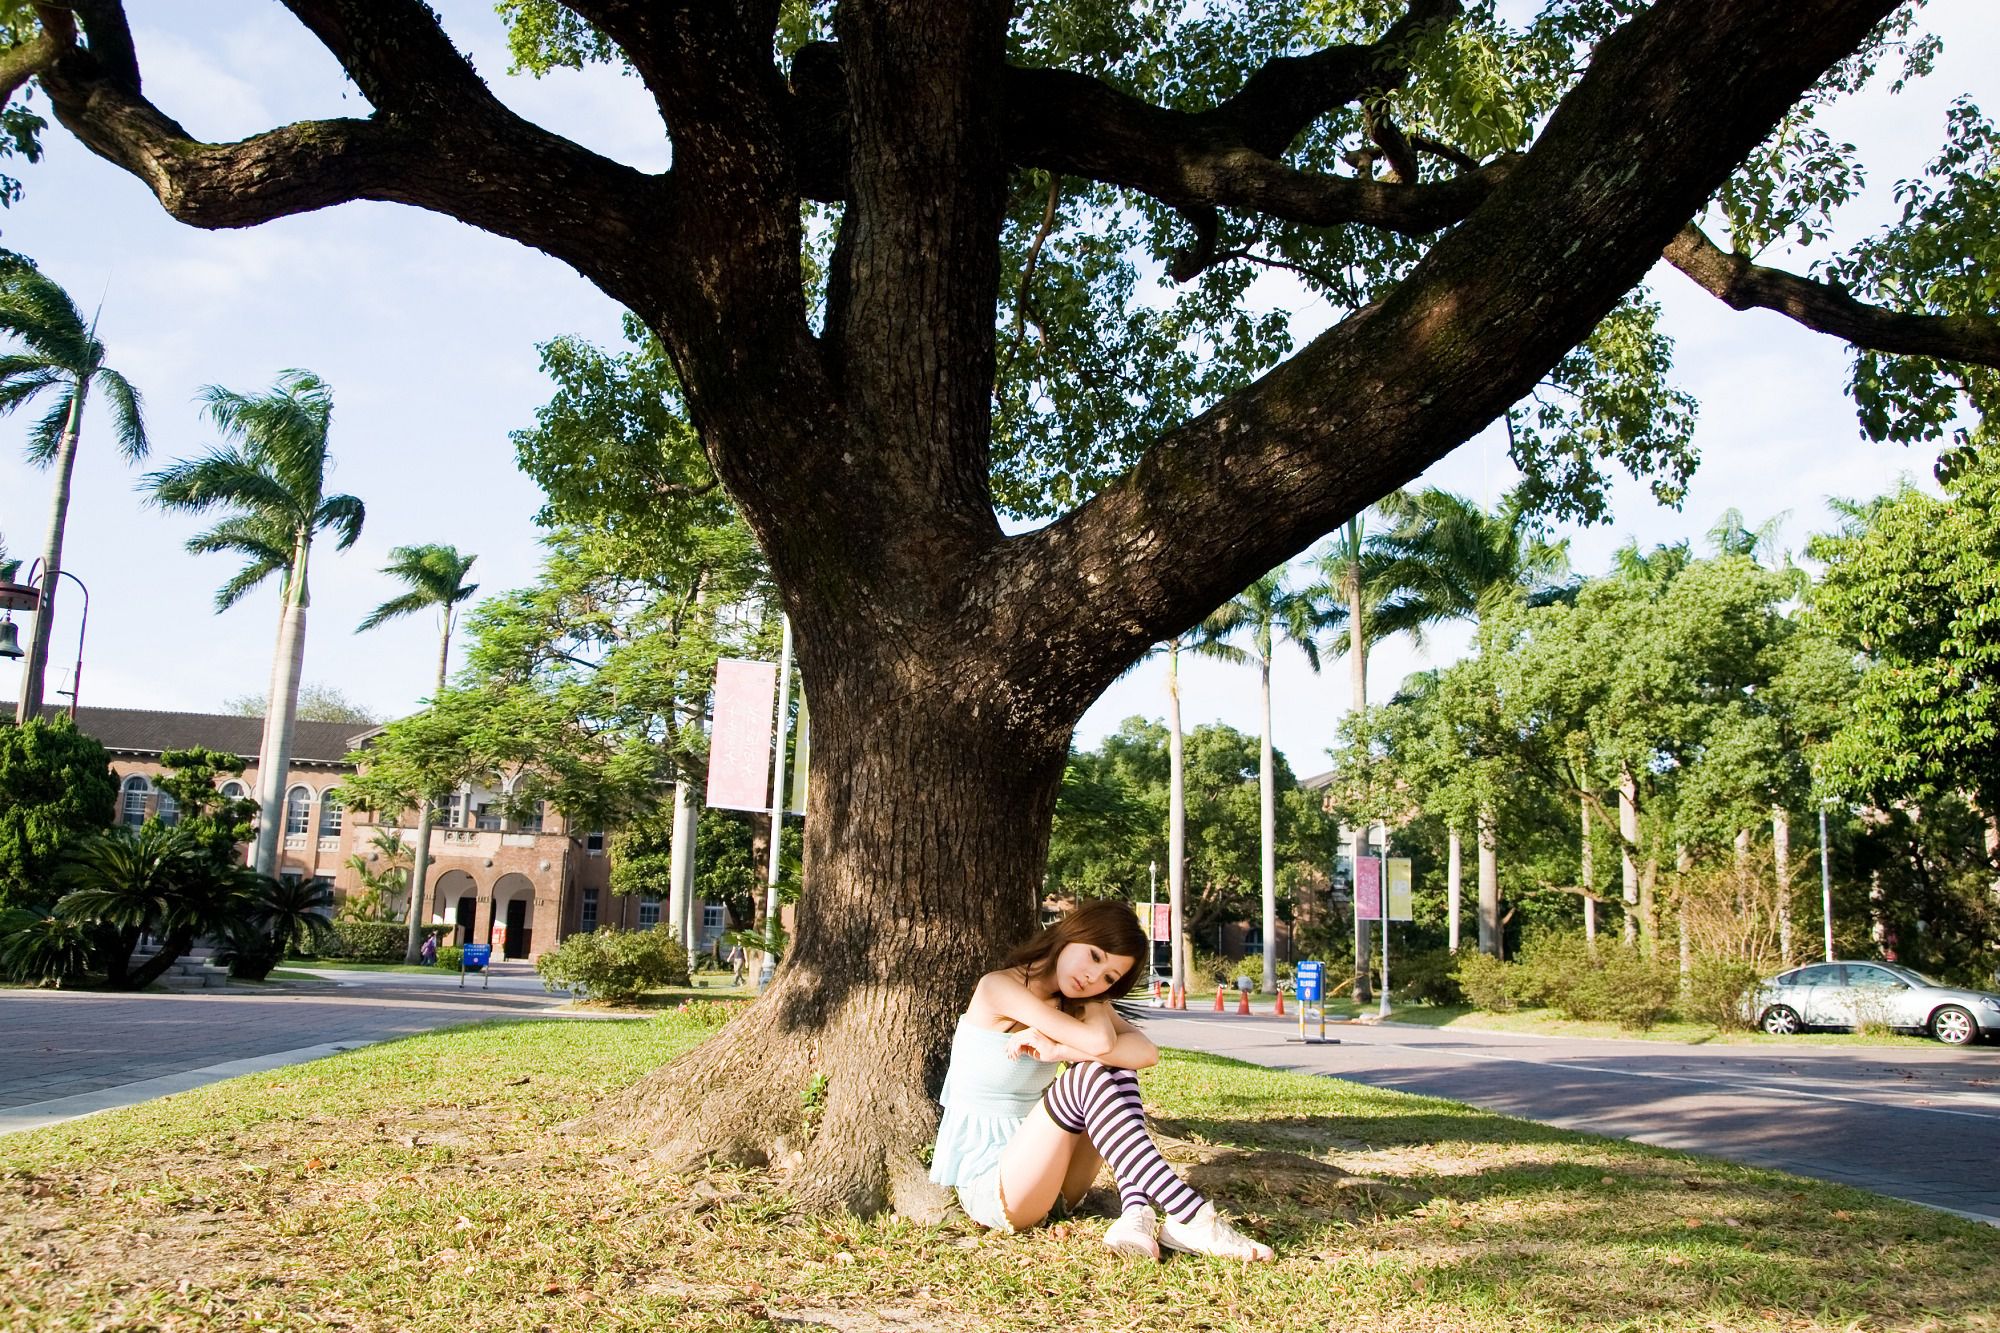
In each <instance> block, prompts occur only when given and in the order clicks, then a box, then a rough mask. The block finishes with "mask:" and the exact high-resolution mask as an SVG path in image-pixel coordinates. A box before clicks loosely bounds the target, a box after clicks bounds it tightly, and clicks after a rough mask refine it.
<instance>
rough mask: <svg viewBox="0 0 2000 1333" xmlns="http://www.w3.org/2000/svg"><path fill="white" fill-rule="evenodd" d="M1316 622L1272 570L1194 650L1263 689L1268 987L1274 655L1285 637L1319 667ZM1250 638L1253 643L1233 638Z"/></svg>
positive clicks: (1273, 904) (1272, 957)
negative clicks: (1251, 676)
mask: <svg viewBox="0 0 2000 1333" xmlns="http://www.w3.org/2000/svg"><path fill="white" fill-rule="evenodd" d="M1317 632H1318V625H1317V623H1316V620H1315V616H1314V610H1313V600H1312V598H1311V597H1310V596H1309V595H1307V594H1303V593H1298V592H1294V591H1292V590H1291V589H1290V588H1288V587H1286V586H1285V571H1284V569H1283V567H1280V568H1278V569H1274V570H1272V571H1271V572H1270V573H1268V574H1266V575H1264V576H1263V577H1262V578H1260V579H1258V580H1257V581H1256V582H1254V583H1252V584H1251V585H1250V586H1249V587H1247V588H1245V589H1244V590H1243V591H1242V592H1241V593H1238V594H1237V595H1236V597H1235V598H1234V599H1232V600H1231V601H1229V602H1228V603H1227V604H1225V605H1223V606H1221V607H1219V608H1217V609H1216V611H1215V612H1214V613H1213V614H1211V615H1210V616H1209V617H1208V619H1206V620H1204V621H1202V623H1201V628H1200V630H1199V632H1198V637H1197V639H1196V640H1195V644H1194V650H1195V651H1196V652H1199V653H1204V654H1206V655H1208V656H1210V657H1220V658H1222V659H1223V660H1225V661H1232V662H1248V663H1250V664H1252V665H1254V666H1255V667H1256V668H1257V677H1258V683H1259V685H1260V686H1261V687H1262V690H1263V703H1264V731H1263V744H1262V748H1261V749H1260V751H1259V758H1258V766H1257V796H1258V813H1259V816H1260V820H1261V832H1262V836H1263V852H1264V855H1263V866H1262V870H1263V873H1262V876H1261V882H1262V886H1263V909H1264V915H1263V925H1264V990H1265V991H1266V993H1269V992H1271V991H1275V990H1276V989H1277V988H1278V959H1277V954H1276V952H1275V950H1274V948H1273V946H1274V944H1275V943H1276V941H1277V935H1278V821H1277V790H1276V789H1277V781H1276V776H1275V773H1274V771H1273V770H1274V768H1275V764H1274V763H1273V761H1272V755H1271V657H1272V653H1273V651H1274V650H1275V649H1276V647H1277V645H1278V643H1279V641H1280V640H1281V639H1289V640H1291V641H1292V642H1293V643H1295V644H1297V645H1298V646H1299V647H1300V648H1301V649H1303V650H1304V651H1305V655H1306V661H1307V662H1308V663H1309V664H1311V666H1312V669H1313V670H1314V671H1318V670H1319V642H1318V638H1317ZM1238 637H1247V638H1248V639H1249V646H1248V647H1247V648H1242V647H1238V646H1236V645H1235V644H1233V643H1230V642H1229V640H1231V639H1234V638H1238Z"/></svg>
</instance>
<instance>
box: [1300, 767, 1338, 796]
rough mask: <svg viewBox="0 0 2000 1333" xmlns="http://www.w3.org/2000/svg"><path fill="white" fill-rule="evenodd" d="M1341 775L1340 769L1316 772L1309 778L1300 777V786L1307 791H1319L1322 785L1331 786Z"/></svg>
mask: <svg viewBox="0 0 2000 1333" xmlns="http://www.w3.org/2000/svg"><path fill="white" fill-rule="evenodd" d="M1339 776H1340V770H1339V769H1328V770H1327V771H1326V772H1324V773H1315V774H1313V775H1312V776H1311V777H1309V778H1300V779H1299V786H1300V787H1301V788H1302V789H1304V790H1306V791H1318V790H1319V789H1320V788H1322V787H1331V786H1332V785H1333V780H1334V779H1335V778H1336V777H1339Z"/></svg>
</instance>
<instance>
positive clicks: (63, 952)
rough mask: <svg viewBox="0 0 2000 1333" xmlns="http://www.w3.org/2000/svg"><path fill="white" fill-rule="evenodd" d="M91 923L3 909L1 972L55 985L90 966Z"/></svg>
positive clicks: (75, 977) (73, 979)
mask: <svg viewBox="0 0 2000 1333" xmlns="http://www.w3.org/2000/svg"><path fill="white" fill-rule="evenodd" d="M92 942H93V941H92V939H91V927H90V926H89V925H86V924H84V923H82V922H78V921H68V920H65V919H63V918H62V917H59V916H46V915H43V914H42V913H39V912H30V911H26V910H24V909H20V908H7V909H4V910H0V972H4V973H5V975H6V977H7V979H8V980H9V981H15V982H21V983H24V984H33V985H37V986H53V987H55V988H57V989H58V990H60V989H61V988H62V985H63V983H64V982H76V981H81V980H83V977H84V974H85V973H86V972H88V971H89V970H90V962H91V946H92Z"/></svg>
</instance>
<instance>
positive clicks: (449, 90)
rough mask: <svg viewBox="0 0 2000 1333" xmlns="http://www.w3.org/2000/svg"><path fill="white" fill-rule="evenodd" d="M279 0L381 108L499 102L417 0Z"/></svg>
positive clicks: (451, 111)
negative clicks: (281, 0)
mask: <svg viewBox="0 0 2000 1333" xmlns="http://www.w3.org/2000/svg"><path fill="white" fill-rule="evenodd" d="M283 2H284V6H285V8H287V9H289V10H291V11H292V13H293V14H294V15H295V16H296V17H297V18H298V20H299V22H301V23H303V24H305V25H306V27H308V28H310V29H311V30H312V34H313V36H315V37H317V38H319V40H320V44H321V45H322V46H324V47H326V49H327V50H328V51H330V52H332V53H333V57H334V59H336V60H338V61H339V62H340V67H341V68H342V69H344V70H346V71H347V74H348V77H349V78H351V79H353V80H354V83H355V86H356V87H358V88H360V89H361V95H362V96H363V97H365V98H367V99H368V101H369V104H370V105H372V106H374V107H375V108H376V109H377V110H379V111H385V112H388V113H390V114H392V115H401V116H437V117H444V116H462V115H466V114H479V115H485V114H488V112H489V110H490V108H493V107H497V106H498V100H497V99H496V98H495V97H494V96H493V93H492V90H491V89H489V88H488V87H487V86H486V83H485V81H484V80H482V79H481V78H480V77H479V75H478V74H477V73H476V72H475V71H474V70H473V68H472V62H471V61H469V60H467V59H466V58H465V57H464V56H463V55H462V54H460V52H459V50H458V48H457V47H456V46H454V45H452V42H451V38H449V37H447V36H446V35H445V32H444V29H442V28H440V27H439V26H438V21H437V16H436V15H435V14H433V13H431V11H430V7H429V6H428V5H425V4H423V3H422V2H421V0H283Z"/></svg>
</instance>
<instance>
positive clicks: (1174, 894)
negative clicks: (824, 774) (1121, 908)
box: [808, 639, 1190, 999]
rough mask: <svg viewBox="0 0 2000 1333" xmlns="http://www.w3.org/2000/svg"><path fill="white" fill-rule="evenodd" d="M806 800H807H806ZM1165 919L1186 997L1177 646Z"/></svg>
mask: <svg viewBox="0 0 2000 1333" xmlns="http://www.w3.org/2000/svg"><path fill="white" fill-rule="evenodd" d="M808 799H810V797H808ZM1167 915H1168V916H1169V917H1170V918H1172V920H1171V921H1170V923H1169V933H1170V934H1172V936H1173V939H1172V941H1171V942H1170V943H1169V944H1168V946H1167V951H1168V952H1169V953H1171V954H1172V955H1173V986H1174V990H1175V991H1177V992H1179V993H1180V995H1181V996H1182V997H1183V999H1185V997H1186V996H1187V984H1188V964H1189V961H1190V960H1189V959H1188V956H1187V770H1186V768H1185V767H1184V766H1183V763H1182V753H1181V644H1180V640H1179V639H1175V640H1173V641H1172V642H1171V643H1169V644H1168V645H1167Z"/></svg>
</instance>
